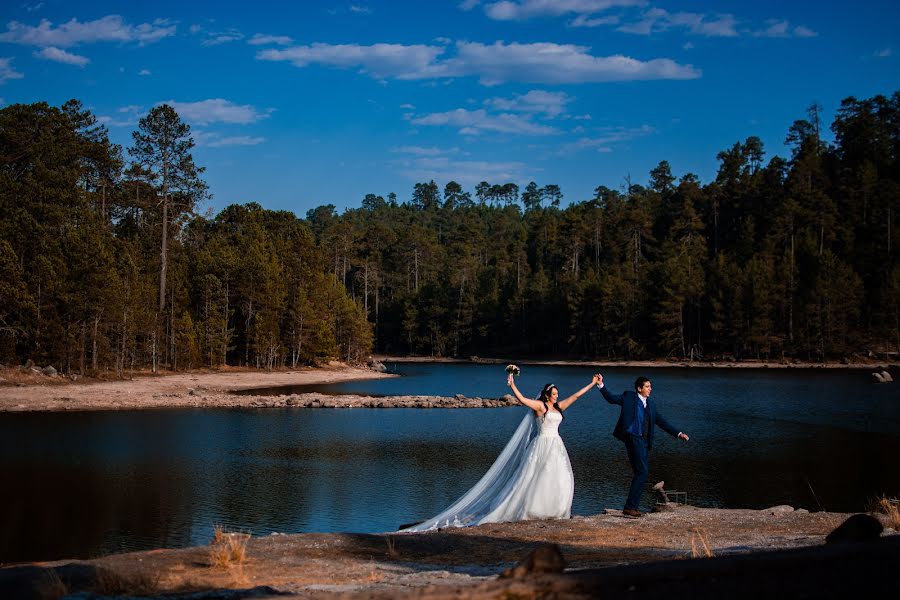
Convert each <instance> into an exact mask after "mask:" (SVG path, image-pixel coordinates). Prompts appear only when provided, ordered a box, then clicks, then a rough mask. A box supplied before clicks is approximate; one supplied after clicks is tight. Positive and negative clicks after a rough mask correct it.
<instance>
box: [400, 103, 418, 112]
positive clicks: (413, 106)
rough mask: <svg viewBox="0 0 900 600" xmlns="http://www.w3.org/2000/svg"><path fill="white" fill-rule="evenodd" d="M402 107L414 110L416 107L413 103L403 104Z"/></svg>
mask: <svg viewBox="0 0 900 600" xmlns="http://www.w3.org/2000/svg"><path fill="white" fill-rule="evenodd" d="M400 108H405V109H406V110H414V109H415V108H416V107H415V105H413V104H408V103H407V104H401V105H400Z"/></svg>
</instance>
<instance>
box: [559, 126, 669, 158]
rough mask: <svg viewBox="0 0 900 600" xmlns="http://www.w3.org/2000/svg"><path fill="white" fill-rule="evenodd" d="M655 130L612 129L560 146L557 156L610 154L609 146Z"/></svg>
mask: <svg viewBox="0 0 900 600" xmlns="http://www.w3.org/2000/svg"><path fill="white" fill-rule="evenodd" d="M655 131H656V130H655V129H654V128H653V127H650V126H649V125H641V126H640V127H633V128H627V127H612V128H608V129H605V130H601V131H600V132H599V134H600V135H598V136H596V137H582V138H579V139H578V140H576V141H574V142H571V143H568V144H564V145H562V146H561V147H560V148H559V150H558V154H561V155H562V154H572V153H573V152H578V151H581V150H596V151H597V152H612V149H611V148H610V146H612V145H613V144H617V143H619V142H627V141H629V140H633V139H636V138H639V137H644V136H647V135H650V134H651V133H654V132H655Z"/></svg>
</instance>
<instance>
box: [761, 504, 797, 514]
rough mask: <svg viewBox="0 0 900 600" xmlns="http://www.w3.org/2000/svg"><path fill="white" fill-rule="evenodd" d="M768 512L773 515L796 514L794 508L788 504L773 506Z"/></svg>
mask: <svg viewBox="0 0 900 600" xmlns="http://www.w3.org/2000/svg"><path fill="white" fill-rule="evenodd" d="M766 512H768V513H771V514H773V515H784V514H787V513H792V512H794V507H793V506H788V505H787V504H779V505H778V506H773V507H771V508H767V509H766Z"/></svg>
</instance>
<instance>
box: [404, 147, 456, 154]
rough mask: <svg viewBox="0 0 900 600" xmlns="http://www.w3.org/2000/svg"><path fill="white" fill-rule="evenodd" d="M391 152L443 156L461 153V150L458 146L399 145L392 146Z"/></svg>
mask: <svg viewBox="0 0 900 600" xmlns="http://www.w3.org/2000/svg"><path fill="white" fill-rule="evenodd" d="M391 152H394V153H395V154H411V155H413V156H441V155H444V154H459V152H460V150H459V148H457V147H455V146H454V147H453V148H447V149H444V148H437V147H431V148H423V147H422V146H399V147H397V148H391Z"/></svg>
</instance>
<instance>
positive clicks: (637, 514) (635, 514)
mask: <svg viewBox="0 0 900 600" xmlns="http://www.w3.org/2000/svg"><path fill="white" fill-rule="evenodd" d="M622 514H623V515H625V516H626V517H631V518H632V519H639V518H641V517H643V516H644V513H642V512H641V511H639V510H635V509H633V508H626V509H625V510H623V511H622Z"/></svg>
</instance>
